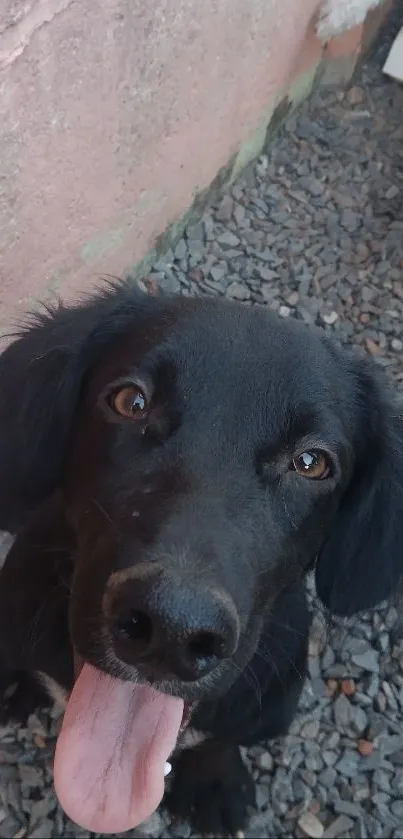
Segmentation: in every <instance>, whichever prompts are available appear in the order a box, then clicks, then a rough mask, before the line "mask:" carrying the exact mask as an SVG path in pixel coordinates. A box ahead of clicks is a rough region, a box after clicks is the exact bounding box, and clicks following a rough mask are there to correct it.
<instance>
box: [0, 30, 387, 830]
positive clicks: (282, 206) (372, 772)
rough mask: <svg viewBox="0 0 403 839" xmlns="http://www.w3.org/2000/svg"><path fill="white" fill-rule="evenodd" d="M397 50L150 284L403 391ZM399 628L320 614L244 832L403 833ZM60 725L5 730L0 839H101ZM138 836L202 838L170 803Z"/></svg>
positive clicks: (315, 109)
mask: <svg viewBox="0 0 403 839" xmlns="http://www.w3.org/2000/svg"><path fill="white" fill-rule="evenodd" d="M395 23H396V22H395ZM393 25H394V24H392V27H393ZM388 40H389V42H390V32H389V38H388ZM385 50H386V46H385V41H384V40H383V41H382V43H381V45H378V48H377V50H376V51H375V52H374V54H373V56H372V57H371V59H370V60H369V61H368V63H367V64H366V65H365V66H364V67H363V68H362V69H361V71H360V74H359V77H358V78H357V80H356V81H355V84H354V86H352V87H351V88H350V89H349V91H348V92H347V93H345V94H342V93H340V92H327V93H321V94H320V95H319V96H317V97H316V98H315V99H314V100H313V101H312V100H311V101H310V103H308V105H306V106H304V107H303V109H302V110H300V112H299V113H298V115H296V116H295V115H294V116H292V117H291V118H290V119H289V120H288V123H287V125H286V127H285V129H284V131H282V133H281V135H280V136H279V137H278V138H277V139H276V142H275V144H274V146H272V147H271V149H270V153H269V154H268V155H267V156H266V155H263V156H262V157H261V158H260V159H259V161H258V162H257V163H256V165H255V166H253V167H251V168H250V169H249V170H248V171H247V172H246V173H245V175H244V176H243V177H242V179H240V180H239V181H238V182H237V183H236V184H235V185H234V186H233V188H232V189H231V190H230V191H229V192H227V193H226V194H225V195H224V197H223V198H222V199H221V200H220V201H219V203H217V204H216V205H215V206H212V207H211V208H209V209H208V211H206V213H205V214H204V216H203V218H202V220H201V221H200V222H199V223H197V224H194V225H192V226H191V227H189V228H188V230H187V231H186V234H185V236H184V237H183V238H182V239H181V240H180V241H179V243H178V244H177V246H176V247H175V249H174V251H173V252H172V251H170V252H168V254H167V255H166V257H165V259H164V260H160V261H159V262H158V264H156V265H155V267H154V270H153V271H152V272H151V274H150V276H149V278H148V279H147V281H146V285H147V286H148V288H149V289H150V290H151V291H152V290H153V288H154V286H156V285H157V284H161V285H162V286H164V287H165V288H167V289H169V290H171V291H177V292H180V293H182V294H187V295H189V294H192V295H206V294H207V295H226V296H227V297H231V298H234V299H237V300H242V301H244V302H245V304H248V305H251V304H263V305H268V306H270V307H271V308H273V309H275V310H277V311H278V312H279V314H280V315H281V316H282V317H296V318H299V319H302V320H303V321H305V322H306V323H307V324H313V323H316V324H318V325H320V326H322V327H323V328H324V329H325V330H326V331H327V332H332V333H335V334H336V336H337V337H338V338H339V339H340V341H342V342H343V343H352V344H354V345H356V346H357V347H358V349H359V351H363V352H368V353H370V354H371V355H373V356H374V357H375V358H376V360H377V362H378V363H379V364H381V365H382V366H384V367H386V368H387V371H388V374H389V375H390V376H392V377H393V379H394V382H395V383H396V387H398V388H399V389H400V388H402V387H403V335H402V323H403V270H402V269H403V191H402V189H403V123H402V114H403V88H402V87H399V86H398V85H397V84H395V83H394V82H391V81H388V80H387V79H386V78H385V77H383V76H382V74H381V72H380V67H381V63H382V60H383V59H384V58H385ZM402 634H403V633H402V632H401V631H400V626H399V624H398V622H397V612H396V609H395V608H394V607H391V606H389V607H385V608H383V609H381V610H379V611H377V612H376V613H374V614H371V615H365V616H363V617H362V618H360V619H359V620H354V621H349V622H348V623H346V622H339V623H335V622H331V623H330V624H327V625H326V623H325V620H324V618H323V616H321V614H320V610H319V613H318V615H317V617H316V620H315V624H314V629H313V633H312V640H311V647H310V652H311V655H310V666H309V669H310V679H309V680H308V681H307V684H306V688H305V690H304V693H303V697H302V702H301V708H300V714H299V717H298V719H297V720H296V721H295V723H294V724H293V726H292V730H291V732H290V734H289V736H288V737H287V738H285V739H284V740H282V741H281V742H278V743H274V744H271V746H270V751H268V750H267V749H265V748H263V747H259V748H254V749H251V750H250V751H249V752H248V753H247V754H246V756H245V757H246V760H248V761H249V762H250V763H251V766H252V770H253V774H254V776H255V778H256V782H257V801H258V807H259V810H258V812H257V813H256V814H254V815H253V816H252V821H251V826H250V829H249V831H248V833H247V835H249V836H251V837H252V836H254V837H263V836H266V837H267V836H276V837H298V836H301V837H303V836H311V837H321V836H323V837H324V839H326V838H327V839H331V837H357V839H358V837H362V839H365V837H367V836H371V837H385V839H386V838H387V837H396V838H397V837H403V641H402V640H401V637H402ZM57 727H58V720H57V717H56V715H53V716H52V715H47V714H40V715H39V716H38V717H32V718H31V720H30V723H29V726H28V728H27V729H21V728H19V729H17V728H11V727H10V728H7V729H3V730H2V731H1V732H0V839H1V837H23V836H27V837H28V836H29V837H32V838H33V837H51V836H55V837H56V836H66V837H67V836H89V835H90V834H88V833H86V832H85V831H80V830H77V829H76V828H75V827H74V826H73V825H72V824H71V823H70V822H68V820H66V818H65V817H64V815H63V814H62V813H61V811H60V810H59V809H58V808H57V805H56V801H55V798H54V794H53V791H52V772H51V761H52V749H53V744H54V737H55V734H56V732H57ZM125 835H132V836H146V837H160V836H161V837H174V836H183V837H187V836H189V835H190V830H189V828H188V827H187V825H184V824H171V823H170V822H169V821H168V819H167V817H166V814H165V813H164V811H163V810H161V811H160V812H158V813H156V814H155V815H154V816H153V817H152V818H151V819H150V820H149V821H148V822H147V824H145V825H144V826H143V828H141V829H139V830H137V831H133V832H132V834H125Z"/></svg>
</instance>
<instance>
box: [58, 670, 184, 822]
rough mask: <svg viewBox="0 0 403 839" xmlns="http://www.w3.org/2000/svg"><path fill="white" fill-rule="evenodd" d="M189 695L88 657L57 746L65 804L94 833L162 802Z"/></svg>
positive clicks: (144, 813)
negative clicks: (115, 671)
mask: <svg viewBox="0 0 403 839" xmlns="http://www.w3.org/2000/svg"><path fill="white" fill-rule="evenodd" d="M182 714H183V701H182V700H181V699H177V698H175V697H172V696H165V695H164V694H162V693H157V692H156V691H155V690H153V689H152V688H151V687H148V686H147V685H138V686H136V685H134V684H132V683H131V682H122V681H119V680H117V679H112V678H111V677H110V676H106V675H105V674H104V673H101V672H100V671H99V670H95V668H94V667H91V666H90V665H89V664H85V665H84V667H83V669H82V671H81V673H80V675H79V677H78V679H77V681H76V683H75V686H74V689H73V692H72V694H71V697H70V700H69V703H68V706H67V709H66V713H65V716H64V721H63V726H62V730H61V733H60V735H59V739H58V741H57V746H56V755H55V765H54V776H55V788H56V793H57V796H58V798H59V801H60V804H61V806H62V807H63V809H64V810H65V811H66V813H67V815H68V816H69V817H70V818H71V819H72V820H73V821H74V822H76V824H79V825H81V826H82V827H84V828H86V829H87V830H91V831H93V832H94V833H122V832H124V831H125V830H130V829H131V828H133V827H136V826H137V825H138V824H140V823H141V822H142V821H144V820H145V819H147V818H148V816H150V815H151V813H153V812H154V810H155V809H156V808H157V807H158V804H159V803H160V801H161V798H162V796H163V794H164V768H165V762H166V761H167V759H168V757H169V755H170V754H171V752H172V751H173V749H174V747H175V743H176V740H177V737H178V733H179V728H180V724H181V721H182Z"/></svg>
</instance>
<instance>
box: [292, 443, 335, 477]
mask: <svg viewBox="0 0 403 839" xmlns="http://www.w3.org/2000/svg"><path fill="white" fill-rule="evenodd" d="M292 468H293V469H295V471H296V472H298V475H302V477H304V478H310V479H311V480H314V481H323V480H324V479H325V478H328V477H329V475H330V473H331V464H330V460H329V458H328V456H327V455H326V454H325V452H322V451H320V450H319V449H312V450H311V451H307V452H302V453H301V454H299V455H298V456H297V457H294V459H293V461H292Z"/></svg>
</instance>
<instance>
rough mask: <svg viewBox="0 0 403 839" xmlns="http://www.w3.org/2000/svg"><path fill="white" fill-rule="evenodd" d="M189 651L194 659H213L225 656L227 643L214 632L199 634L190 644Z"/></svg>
mask: <svg viewBox="0 0 403 839" xmlns="http://www.w3.org/2000/svg"><path fill="white" fill-rule="evenodd" d="M187 646H188V651H189V653H190V654H191V656H192V657H193V658H195V659H196V658H205V659H211V658H213V657H215V658H223V657H224V656H225V642H224V641H223V639H222V638H220V636H219V635H215V634H214V633H213V632H199V633H198V634H197V635H195V636H194V637H193V638H192V639H191V641H189V643H188V645H187Z"/></svg>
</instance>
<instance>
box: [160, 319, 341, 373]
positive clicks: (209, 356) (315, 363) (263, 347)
mask: <svg viewBox="0 0 403 839" xmlns="http://www.w3.org/2000/svg"><path fill="white" fill-rule="evenodd" d="M157 355H158V357H159V358H160V359H161V360H163V359H164V358H166V359H167V360H168V359H169V360H170V361H172V362H173V364H174V365H175V368H176V370H177V373H178V376H179V377H182V376H183V377H196V379H197V381H198V382H199V383H200V381H201V380H209V381H210V382H211V380H212V379H214V381H217V382H219V381H221V380H222V379H225V380H227V381H228V379H231V380H238V381H241V380H244V381H245V383H246V381H248V382H250V383H254V384H255V386H257V385H258V384H259V383H261V385H262V386H267V382H268V379H272V380H273V381H274V380H276V381H277V380H279V379H280V380H281V379H284V377H291V378H294V373H296V372H298V375H299V377H300V378H301V379H303V378H304V376H305V374H307V378H308V380H309V379H311V380H312V378H313V377H315V375H316V374H317V373H318V372H320V371H321V370H322V369H323V367H324V366H326V360H327V358H326V357H327V353H326V350H325V348H324V346H323V344H322V341H321V339H320V336H319V333H315V332H311V331H310V330H308V329H307V328H306V327H305V326H304V325H303V324H301V323H299V322H296V321H289V320H284V319H283V318H280V317H279V316H278V315H276V314H275V313H273V312H270V311H268V310H266V309H263V308H257V307H256V308H255V307H253V308H252V307H246V306H240V305H238V306H226V305H225V304H224V305H218V306H215V307H213V306H211V307H209V306H207V307H203V306H201V307H200V308H198V307H195V308H194V309H193V311H190V312H188V311H187V312H185V313H184V314H183V316H179V317H178V318H177V320H176V321H175V323H174V324H172V325H171V328H170V329H169V330H168V331H167V333H166V335H165V336H164V339H163V340H162V341H161V343H160V345H159V346H158V349H157Z"/></svg>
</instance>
